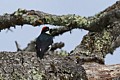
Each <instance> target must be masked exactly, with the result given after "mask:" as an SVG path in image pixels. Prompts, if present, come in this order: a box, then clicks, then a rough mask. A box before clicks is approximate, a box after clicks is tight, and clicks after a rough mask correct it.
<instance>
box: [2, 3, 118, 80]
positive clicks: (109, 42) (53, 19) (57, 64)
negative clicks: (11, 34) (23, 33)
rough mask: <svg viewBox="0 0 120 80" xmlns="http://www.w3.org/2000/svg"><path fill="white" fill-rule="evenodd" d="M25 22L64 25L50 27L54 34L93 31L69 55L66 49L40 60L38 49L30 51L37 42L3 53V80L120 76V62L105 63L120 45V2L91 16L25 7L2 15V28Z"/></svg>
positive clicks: (85, 79) (96, 78)
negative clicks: (52, 12) (116, 63)
mask: <svg viewBox="0 0 120 80" xmlns="http://www.w3.org/2000/svg"><path fill="white" fill-rule="evenodd" d="M24 24H29V25H33V26H38V25H42V24H51V25H57V26H61V27H56V28H52V29H51V30H50V32H51V34H52V35H53V36H58V35H60V34H63V33H65V32H67V31H71V30H72V29H76V28H78V29H85V30H88V31H89V32H88V34H86V35H85V36H84V37H83V40H82V42H81V43H80V44H79V45H78V46H76V48H75V49H74V50H73V51H71V53H70V54H69V55H68V54H67V52H65V51H61V52H58V51H49V52H47V54H46V56H45V57H44V59H42V60H39V59H37V58H36V55H35V52H28V51H32V50H33V48H34V47H35V44H34V41H33V42H31V43H30V44H28V47H26V48H25V49H23V50H22V51H20V52H10V53H9V52H1V53H0V69H1V70H0V71H1V72H0V79H6V80H8V79H31V80H32V79H36V78H38V79H43V80H48V79H50V80H53V79H54V80H59V79H60V80H80V79H83V80H87V79H89V80H93V79H94V80H111V79H112V80H115V79H118V80H119V79H120V71H119V69H120V65H112V66H110V65H109V66H107V65H104V58H105V56H106V55H107V54H108V53H111V54H113V52H114V50H115V49H116V48H118V47H119V46H120V1H117V2H116V3H115V4H114V5H112V6H110V7H108V8H107V9H105V10H104V11H102V12H100V13H98V14H96V15H95V16H91V17H81V16H79V15H75V14H69V15H52V14H48V13H44V12H41V11H34V10H25V9H18V10H17V11H15V12H14V13H12V14H5V15H3V16H0V30H3V29H9V28H10V27H12V26H13V27H15V26H16V25H21V26H23V25H24ZM78 35H79V34H78ZM31 45H32V47H29V46H31ZM25 51H27V52H25ZM113 74H114V75H113Z"/></svg>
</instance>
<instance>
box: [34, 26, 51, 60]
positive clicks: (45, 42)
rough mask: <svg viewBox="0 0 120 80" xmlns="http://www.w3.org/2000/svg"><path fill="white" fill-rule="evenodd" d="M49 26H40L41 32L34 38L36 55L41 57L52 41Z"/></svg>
mask: <svg viewBox="0 0 120 80" xmlns="http://www.w3.org/2000/svg"><path fill="white" fill-rule="evenodd" d="M47 32H49V27H46V26H44V27H43V28H42V31H41V34H40V35H39V36H38V37H37V39H36V53H37V57H39V58H40V59H42V58H43V56H44V53H45V52H46V51H47V50H48V49H49V46H50V45H52V43H53V36H52V35H50V33H49V34H48V33H47Z"/></svg>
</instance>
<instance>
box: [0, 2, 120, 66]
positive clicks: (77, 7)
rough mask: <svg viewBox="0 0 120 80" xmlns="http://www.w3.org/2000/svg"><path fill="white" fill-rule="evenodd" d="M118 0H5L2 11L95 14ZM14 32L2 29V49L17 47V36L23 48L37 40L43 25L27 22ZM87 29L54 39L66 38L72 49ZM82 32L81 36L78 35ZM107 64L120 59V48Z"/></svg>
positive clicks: (119, 61)
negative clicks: (32, 24)
mask: <svg viewBox="0 0 120 80" xmlns="http://www.w3.org/2000/svg"><path fill="white" fill-rule="evenodd" d="M116 1H117V0H74V1H72V0H58V1H57V0H50V1H49V0H31V1H30V0H29V1H28V0H10V1H8V0H1V2H0V6H1V7H0V15H3V14H4V13H13V12H14V11H16V10H17V9H18V8H23V9H29V10H31V9H33V10H39V11H43V12H47V13H51V14H57V15H63V14H77V15H81V16H93V15H95V14H97V13H99V12H100V11H102V10H104V9H105V8H107V7H108V6H110V5H112V4H113V3H115V2H116ZM11 29H12V30H13V32H10V31H8V32H7V30H2V31H1V32H0V45H1V46H0V51H16V46H15V43H14V41H15V40H17V41H18V43H19V44H20V45H21V48H24V47H26V45H27V43H28V42H29V41H30V40H33V39H34V38H36V37H37V36H38V35H39V34H40V30H41V27H40V26H38V27H32V26H30V25H24V26H23V27H22V28H21V27H20V26H19V27H17V28H16V29H13V28H11ZM86 33H87V31H85V30H72V34H70V33H69V32H67V33H65V34H64V35H62V36H58V37H55V39H54V41H55V42H59V41H63V42H65V47H64V48H63V49H64V50H67V51H71V50H72V49H74V48H75V46H77V45H78V43H80V41H81V40H82V37H83V36H84V35H85V34H86ZM78 35H79V36H78ZM105 61H106V64H113V63H114V64H116V63H120V48H119V49H117V50H116V51H115V52H114V55H112V56H111V55H108V56H107V57H106V59H105Z"/></svg>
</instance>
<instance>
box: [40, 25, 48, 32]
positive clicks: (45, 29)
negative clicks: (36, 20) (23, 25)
mask: <svg viewBox="0 0 120 80" xmlns="http://www.w3.org/2000/svg"><path fill="white" fill-rule="evenodd" d="M48 31H49V27H47V26H44V27H43V28H42V31H41V33H46V32H48Z"/></svg>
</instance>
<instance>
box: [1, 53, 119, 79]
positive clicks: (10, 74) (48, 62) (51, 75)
mask: <svg viewBox="0 0 120 80" xmlns="http://www.w3.org/2000/svg"><path fill="white" fill-rule="evenodd" d="M78 57H79V59H78ZM82 62H83V63H84V64H81V63H82ZM119 73H120V65H101V64H98V63H95V62H90V61H87V62H85V61H83V60H81V57H80V56H77V55H73V56H63V55H58V54H56V52H52V54H49V55H45V56H44V59H42V60H39V58H37V57H36V53H35V52H23V51H22V52H0V80H13V79H15V80H19V79H21V80H28V79H29V80H80V79H81V80H114V79H115V80H119V79H120V74H119Z"/></svg>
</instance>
